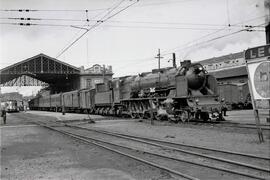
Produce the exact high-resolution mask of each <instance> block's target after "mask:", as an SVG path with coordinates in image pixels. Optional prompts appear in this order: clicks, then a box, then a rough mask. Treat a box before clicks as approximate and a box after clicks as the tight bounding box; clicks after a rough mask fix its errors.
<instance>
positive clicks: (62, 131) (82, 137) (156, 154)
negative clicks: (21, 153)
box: [42, 125, 266, 180]
mask: <svg viewBox="0 0 270 180" xmlns="http://www.w3.org/2000/svg"><path fill="white" fill-rule="evenodd" d="M42 126H44V125H42ZM45 127H47V128H49V129H53V130H56V131H58V132H61V133H65V134H71V135H72V136H76V137H79V138H81V140H84V139H91V140H93V141H98V142H102V143H106V144H110V145H113V146H118V147H121V148H126V149H131V150H135V151H141V152H144V153H147V154H151V155H154V156H158V157H162V158H166V159H171V160H176V161H180V162H185V163H189V164H193V165H198V166H202V167H207V168H210V169H215V170H219V171H224V172H228V173H232V174H237V175H241V176H245V177H250V178H255V179H261V180H266V178H264V177H260V176H256V175H252V174H247V173H244V172H239V171H235V170H230V169H226V168H222V167H216V166H210V165H205V164H201V163H197V162H193V161H188V160H184V159H181V158H173V157H168V156H165V155H162V154H158V153H154V152H150V151H145V150H138V149H134V148H131V147H128V146H123V145H119V144H114V143H111V142H108V141H104V140H101V139H97V138H92V137H87V136H83V135H79V134H74V133H71V132H67V131H64V130H57V129H55V128H53V127H50V126H46V125H45ZM70 128H72V127H70ZM73 128H74V127H73ZM91 143H92V142H91ZM99 145H100V144H99ZM101 146H104V145H101ZM105 147H107V146H105ZM107 148H109V147H107ZM110 149H112V148H110ZM110 149H109V150H110ZM112 150H113V151H118V150H115V149H112ZM121 153H123V152H121ZM124 154H126V153H124ZM133 157H135V156H133ZM135 158H137V157H135ZM139 159H140V158H139ZM143 161H146V160H143ZM147 162H149V161H147ZM150 163H152V162H150ZM154 164H155V163H154ZM155 167H156V166H155ZM161 167H164V166H161ZM165 168H166V167H165ZM164 170H167V169H164ZM169 170H171V169H169ZM172 171H174V170H172ZM169 172H171V171H169ZM176 172H178V171H176ZM177 175H179V174H177ZM182 175H183V173H181V175H180V176H182ZM187 176H189V175H187ZM183 177H184V176H183ZM185 178H187V177H185ZM192 178H194V177H192ZM195 179H196V178H195Z"/></svg>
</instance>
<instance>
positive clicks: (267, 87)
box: [254, 62, 270, 98]
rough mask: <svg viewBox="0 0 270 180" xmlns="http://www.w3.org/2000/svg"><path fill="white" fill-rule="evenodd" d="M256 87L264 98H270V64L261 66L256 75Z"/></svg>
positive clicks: (258, 67)
mask: <svg viewBox="0 0 270 180" xmlns="http://www.w3.org/2000/svg"><path fill="white" fill-rule="evenodd" d="M254 86H255V89H256V92H257V93H258V94H259V95H260V96H261V97H262V98H270V62H262V63H261V64H259V65H258V66H257V68H256V70H255V73H254Z"/></svg>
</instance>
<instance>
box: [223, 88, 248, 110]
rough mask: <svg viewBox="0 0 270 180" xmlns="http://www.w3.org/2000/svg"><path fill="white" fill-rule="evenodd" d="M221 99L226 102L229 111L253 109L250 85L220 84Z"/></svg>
mask: <svg viewBox="0 0 270 180" xmlns="http://www.w3.org/2000/svg"><path fill="white" fill-rule="evenodd" d="M218 89H219V95H220V98H221V99H222V98H223V99H224V100H225V103H226V104H227V105H228V106H229V109H251V108H252V103H251V96H250V92H249V87H248V83H227V84H219V85H218Z"/></svg>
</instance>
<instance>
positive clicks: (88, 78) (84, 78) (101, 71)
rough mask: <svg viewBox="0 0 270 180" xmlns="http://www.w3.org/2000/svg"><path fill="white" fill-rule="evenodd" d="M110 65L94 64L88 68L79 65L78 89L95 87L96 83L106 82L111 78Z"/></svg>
mask: <svg viewBox="0 0 270 180" xmlns="http://www.w3.org/2000/svg"><path fill="white" fill-rule="evenodd" d="M112 76H113V71H112V66H107V67H105V66H104V65H103V66H101V65H99V64H95V65H93V66H92V67H90V68H88V69H84V67H81V72H80V89H84V88H95V85H96V84H100V83H104V82H108V81H109V80H111V79H112Z"/></svg>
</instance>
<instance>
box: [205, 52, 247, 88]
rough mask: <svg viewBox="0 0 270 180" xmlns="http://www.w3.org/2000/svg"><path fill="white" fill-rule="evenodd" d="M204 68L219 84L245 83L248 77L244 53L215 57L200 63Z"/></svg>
mask: <svg viewBox="0 0 270 180" xmlns="http://www.w3.org/2000/svg"><path fill="white" fill-rule="evenodd" d="M200 63H201V64H202V65H203V67H204V68H205V69H206V70H207V71H208V72H209V74H212V75H214V76H215V77H216V78H217V80H218V82H219V83H245V82H247V81H248V75H247V71H246V66H245V58H244V52H239V53H233V54H228V55H225V56H220V57H213V58H210V59H205V60H202V61H200Z"/></svg>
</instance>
